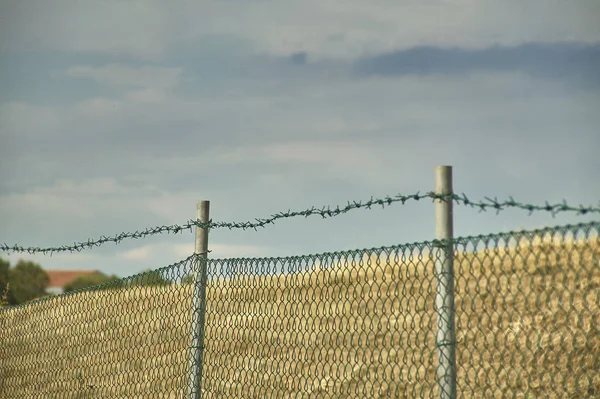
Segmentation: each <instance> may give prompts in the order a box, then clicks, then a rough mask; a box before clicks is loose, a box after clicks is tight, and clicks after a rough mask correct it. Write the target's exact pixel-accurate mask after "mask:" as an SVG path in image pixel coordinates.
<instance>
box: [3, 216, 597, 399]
mask: <svg viewBox="0 0 600 399" xmlns="http://www.w3.org/2000/svg"><path fill="white" fill-rule="evenodd" d="M599 232H600V223H599V222H594V223H587V224H580V225H576V226H563V227H556V228H548V229H544V230H537V231H530V232H520V233H509V234H494V235H487V236H478V237H466V238H461V239H456V240H454V242H453V243H452V246H453V248H454V276H453V277H454V283H455V326H456V331H455V336H456V341H455V342H447V343H445V344H446V345H455V348H456V380H457V396H458V397H461V398H504V397H516V398H543V397H551V398H590V397H598V396H600V328H599V327H600V323H599V320H600V238H599V235H598V233H599ZM438 244H439V243H436V242H435V241H433V242H425V243H417V244H407V245H398V246H391V247H383V248H375V249H367V250H357V251H345V252H335V253H326V254H320V255H310V256H300V257H287V258H252V259H248V258H244V259H209V260H208V264H207V273H208V276H207V277H208V283H207V289H206V323H205V329H204V341H203V343H202V348H203V351H204V355H203V376H202V394H203V397H204V398H267V397H269V398H270V397H281V398H288V397H289V398H291V397H306V398H309V397H310V398H405V397H406V398H434V397H439V395H440V392H439V389H440V388H439V386H438V383H437V372H438V370H437V367H438V358H437V356H438V355H437V354H438V351H437V350H438V348H437V347H436V329H437V322H438V321H437V313H436V310H435V295H436V289H437V285H436V284H437V282H436V274H435V261H436V255H435V250H436V246H439V245H438ZM198 258H199V256H198V255H192V256H190V257H189V258H187V259H185V260H183V261H181V262H179V263H176V264H174V265H171V266H168V267H165V268H161V269H157V270H155V271H153V272H148V273H143V274H139V275H136V276H133V277H130V278H127V279H123V280H119V281H116V282H111V283H108V284H104V285H101V286H96V287H92V288H90V289H85V290H81V291H77V292H74V293H69V294H63V295H60V296H56V297H51V298H45V299H41V300H38V301H34V302H32V303H29V304H25V305H21V306H16V307H9V308H5V309H2V310H1V311H0V323H1V324H0V334H1V335H0V337H1V340H0V397H3V398H65V397H72V398H181V397H185V396H186V395H187V394H188V392H189V387H188V384H189V359H190V351H193V350H195V349H196V348H191V346H192V344H191V343H192V337H191V331H192V325H191V324H192V312H193V306H192V294H193V291H194V287H193V285H194V284H193V282H194V275H193V273H194V271H196V266H197V261H198Z"/></svg>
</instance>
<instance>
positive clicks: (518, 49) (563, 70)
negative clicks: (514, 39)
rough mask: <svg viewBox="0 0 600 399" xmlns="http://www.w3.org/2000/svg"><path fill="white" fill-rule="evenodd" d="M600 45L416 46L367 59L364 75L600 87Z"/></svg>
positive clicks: (360, 67) (360, 66)
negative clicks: (514, 76) (535, 80)
mask: <svg viewBox="0 0 600 399" xmlns="http://www.w3.org/2000/svg"><path fill="white" fill-rule="evenodd" d="M599 71H600V44H595V45H583V44H544V43H530V44H522V45H519V46H513V47H501V46H495V47H488V48H484V49H478V50H473V49H461V48H439V47H433V46H422V47H414V48H411V49H407V50H400V51H395V52H390V53H385V54H381V55H378V56H374V57H368V58H363V59H361V60H358V61H357V62H356V64H355V72H357V73H358V74H360V75H382V76H405V75H421V76H422V75H433V74H436V75H437V74H442V75H456V74H468V73H473V72H523V73H526V74H529V75H531V76H534V77H542V78H546V79H556V80H564V79H569V80H575V81H577V82H579V83H585V84H593V85H599V84H600V72H599Z"/></svg>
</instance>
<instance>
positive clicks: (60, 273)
mask: <svg viewBox="0 0 600 399" xmlns="http://www.w3.org/2000/svg"><path fill="white" fill-rule="evenodd" d="M95 272H97V270H46V274H47V275H48V277H49V278H50V283H49V284H48V287H47V288H46V291H47V292H49V293H52V294H61V293H62V292H63V289H64V287H65V285H67V284H69V283H70V282H71V281H73V280H75V279H76V278H77V277H79V276H85V275H86V274H91V273H95Z"/></svg>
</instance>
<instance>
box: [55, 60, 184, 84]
mask: <svg viewBox="0 0 600 399" xmlns="http://www.w3.org/2000/svg"><path fill="white" fill-rule="evenodd" d="M182 73H183V69H182V68H168V67H160V66H148V65H146V66H142V67H132V66H128V65H124V64H108V65H105V66H102V67H93V66H90V65H78V66H73V67H70V68H69V69H67V70H66V71H65V72H64V75H65V76H67V77H70V78H89V79H93V80H94V81H96V82H98V83H100V84H109V85H114V86H130V87H137V88H144V89H147V88H152V89H163V90H164V89H171V88H173V87H175V86H176V85H177V84H178V82H179V78H180V76H181V74H182Z"/></svg>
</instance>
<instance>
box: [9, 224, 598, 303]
mask: <svg viewBox="0 0 600 399" xmlns="http://www.w3.org/2000/svg"><path fill="white" fill-rule="evenodd" d="M576 232H582V233H583V236H584V238H585V239H586V240H589V239H590V238H596V239H600V236H599V235H600V220H599V221H593V222H585V223H578V224H566V225H560V226H550V227H543V228H539V229H531V230H514V231H508V232H500V233H488V234H480V235H471V236H462V237H456V238H453V239H449V240H444V241H451V242H452V243H453V245H454V246H455V248H457V247H460V246H462V247H465V248H466V246H468V245H471V246H472V247H473V250H474V251H476V248H475V247H476V245H474V244H477V243H479V244H481V243H483V244H486V243H489V242H492V243H494V244H497V243H499V242H502V241H503V242H505V243H508V242H509V240H513V241H514V240H516V241H517V242H518V241H520V240H523V239H524V240H526V241H528V242H529V244H535V243H534V241H535V240H536V239H537V240H541V241H539V243H543V239H542V238H543V236H547V235H548V234H552V235H554V234H561V235H562V237H563V238H564V236H566V235H567V234H568V233H576ZM591 232H595V233H596V235H591V236H590V233H591ZM561 241H562V242H564V243H566V242H567V241H565V240H564V239H563V240H561ZM440 242H441V240H428V241H421V242H413V243H405V244H396V245H389V246H380V247H373V248H363V249H351V250H340V251H332V252H322V253H313V254H307V255H293V256H281V257H237V258H208V260H207V262H208V264H209V266H210V265H214V264H222V263H249V262H262V263H267V262H297V261H306V260H322V259H327V258H333V259H335V258H340V257H344V256H345V257H347V256H349V255H361V254H362V255H364V254H375V255H381V254H383V253H386V252H389V251H397V250H401V251H411V252H413V251H419V252H422V251H423V250H426V249H431V248H434V247H436V246H437V244H439V243H440ZM569 242H574V243H576V242H577V239H575V237H573V240H571V241H569ZM209 252H210V251H209ZM198 257H199V254H195V253H194V254H191V255H190V256H188V257H187V258H185V259H183V260H180V261H178V262H175V263H172V264H170V265H168V266H163V267H160V268H157V269H154V270H149V271H145V272H141V273H137V274H134V275H131V276H128V277H124V278H121V279H118V280H114V281H110V282H107V283H103V284H99V285H95V286H91V287H86V288H82V289H79V290H74V291H70V292H67V293H63V294H60V295H56V296H48V297H44V298H39V299H36V300H33V301H30V302H27V303H24V304H20V305H15V306H7V307H4V308H1V309H0V312H4V311H7V310H14V309H18V308H22V307H26V306H29V305H33V304H39V303H42V302H45V301H49V300H56V299H59V298H64V297H67V296H70V295H75V294H78V293H82V292H91V291H96V290H101V289H106V288H111V287H115V288H116V287H123V286H127V285H128V284H131V283H133V282H135V281H140V280H143V279H144V277H148V276H151V275H153V274H160V273H161V272H167V271H169V270H171V269H174V268H176V267H181V266H183V265H186V264H187V263H190V262H194V261H196V260H197V259H198Z"/></svg>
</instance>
